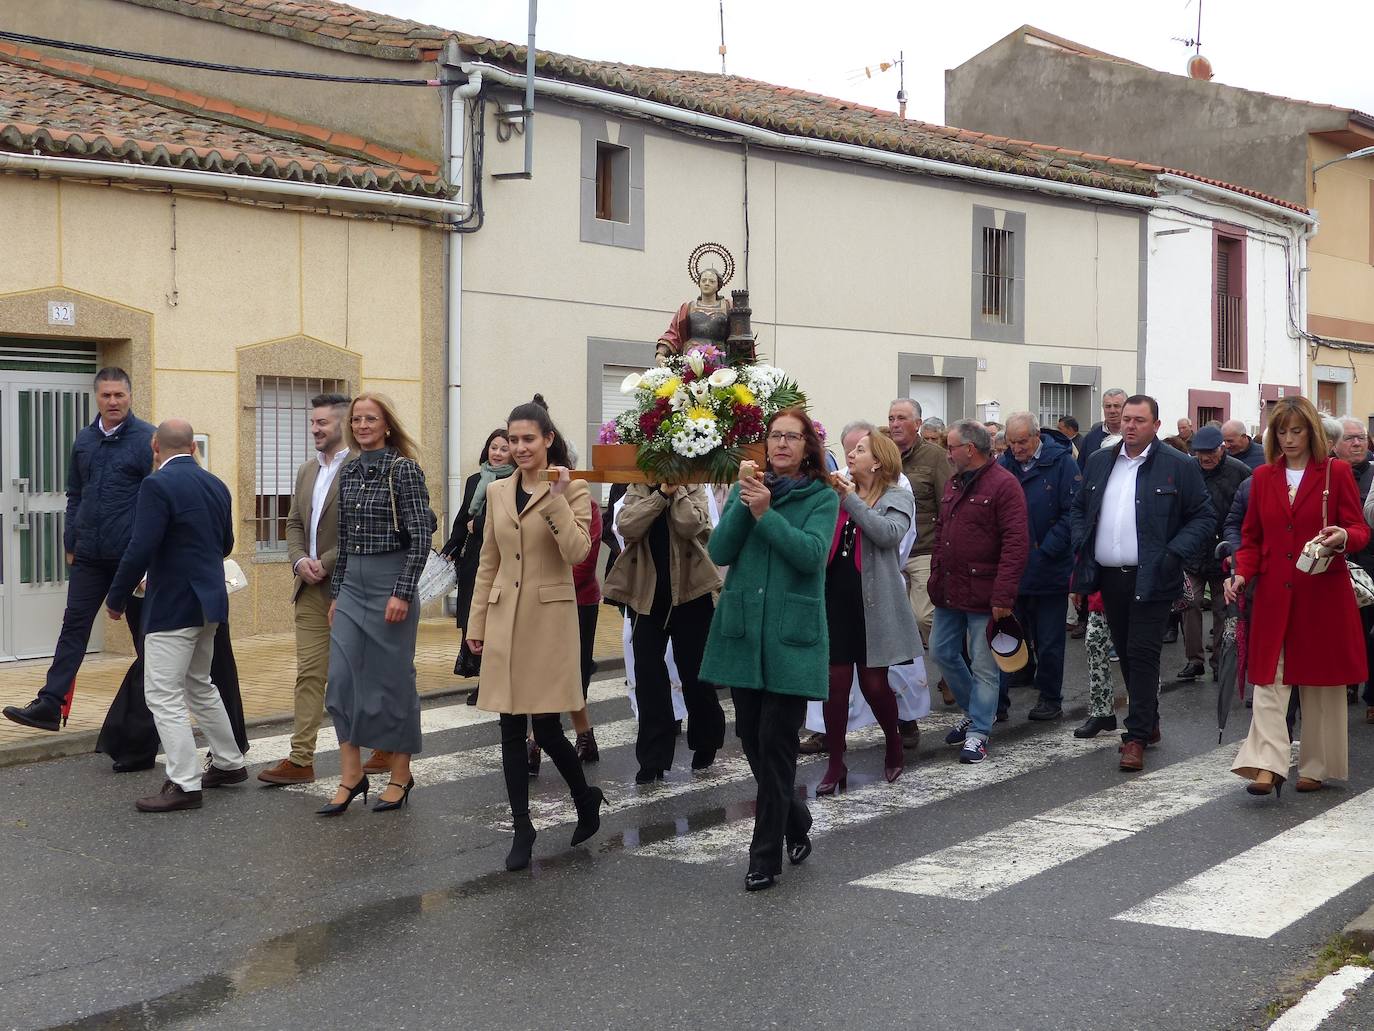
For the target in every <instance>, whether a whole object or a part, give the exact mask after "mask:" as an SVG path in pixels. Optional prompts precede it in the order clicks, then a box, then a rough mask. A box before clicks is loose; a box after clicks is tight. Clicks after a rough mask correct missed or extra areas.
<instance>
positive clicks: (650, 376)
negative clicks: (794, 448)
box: [597, 344, 806, 483]
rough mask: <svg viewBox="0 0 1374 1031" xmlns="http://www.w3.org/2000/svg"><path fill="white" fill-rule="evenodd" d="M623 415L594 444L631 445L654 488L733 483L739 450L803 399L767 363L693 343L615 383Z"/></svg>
mask: <svg viewBox="0 0 1374 1031" xmlns="http://www.w3.org/2000/svg"><path fill="white" fill-rule="evenodd" d="M620 390H621V393H623V394H628V395H630V396H631V398H632V400H633V402H634V404H633V407H631V408H630V410H629V411H627V412H624V413H623V414H621V415H620V416H618V417H617V418H615V419H612V420H610V421H608V422H606V423H604V424H603V425H602V427H601V432H600V433H599V434H598V436H597V441H598V443H601V444H633V445H635V446H636V447H637V448H638V457H637V462H638V465H639V468H640V469H641V470H643V471H644V473H645V474H647V475H648V476H650V477H652V478H653V480H654V481H655V482H659V483H681V482H685V481H686V480H687V479H688V478H689V477H691V476H693V475H694V474H697V475H699V474H702V473H705V474H706V475H707V476H708V477H710V478H711V479H713V480H717V481H720V482H728V481H729V480H731V479H733V478H734V476H735V474H736V472H737V471H738V469H739V463H740V461H741V460H742V459H743V457H744V448H745V446H746V445H749V444H758V443H761V442H762V441H763V431H764V427H765V425H766V424H767V422H768V418H769V416H771V415H772V414H773V413H774V412H777V411H781V410H782V409H784V408H794V407H805V406H806V395H805V394H803V393H802V391H801V388H800V387H798V386H797V384H796V382H795V381H793V380H792V379H790V378H789V377H788V376H787V374H786V373H785V372H783V371H782V370H781V369H779V368H776V367H774V366H772V365H763V364H749V363H744V364H739V365H731V364H730V363H729V360H728V359H727V358H726V355H725V352H724V351H722V350H721V349H720V348H718V347H716V346H714V345H712V344H699V345H697V346H695V347H692V348H690V349H689V350H688V351H687V352H686V353H684V354H681V355H673V356H670V357H669V358H667V359H666V360H665V364H663V365H661V366H659V367H657V368H653V369H649V370H647V371H646V372H644V373H631V374H630V375H629V376H626V377H625V381H624V382H623V383H622V384H621V385H620Z"/></svg>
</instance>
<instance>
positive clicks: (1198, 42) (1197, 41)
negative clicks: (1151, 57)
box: [1172, 0, 1202, 57]
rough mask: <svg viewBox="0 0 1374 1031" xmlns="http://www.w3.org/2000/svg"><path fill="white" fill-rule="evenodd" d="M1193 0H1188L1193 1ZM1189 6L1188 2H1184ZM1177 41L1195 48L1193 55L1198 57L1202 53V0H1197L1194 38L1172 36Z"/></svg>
mask: <svg viewBox="0 0 1374 1031" xmlns="http://www.w3.org/2000/svg"><path fill="white" fill-rule="evenodd" d="M1192 2H1193V0H1188V3H1192ZM1183 6H1184V7H1187V6H1188V4H1184V5H1183ZM1172 39H1173V41H1174V42H1175V43H1182V44H1183V45H1184V46H1185V47H1192V48H1193V55H1194V56H1195V57H1196V56H1197V55H1198V54H1201V53H1202V0H1197V31H1196V32H1194V33H1193V38H1192V39H1184V38H1183V37H1182V36H1174V37H1172Z"/></svg>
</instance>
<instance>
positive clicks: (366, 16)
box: [122, 0, 1303, 211]
mask: <svg viewBox="0 0 1374 1031" xmlns="http://www.w3.org/2000/svg"><path fill="white" fill-rule="evenodd" d="M122 2H124V3H128V4H134V5H137V6H140V7H151V8H155V9H157V10H162V11H170V12H174V13H177V14H182V15H187V16H190V17H197V18H204V19H208V20H212V21H218V22H221V23H225V24H229V25H235V26H237V27H240V28H246V29H251V30H254V31H258V32H268V33H271V34H273V35H278V36H284V37H287V38H291V39H295V40H299V41H300V42H304V43H309V44H312V45H315V46H322V47H328V48H332V49H340V50H347V51H351V52H354V53H364V54H368V55H371V56H375V57H383V58H390V59H394V60H406V61H422V60H430V59H433V58H434V57H435V55H436V54H437V52H438V51H440V50H441V49H442V48H443V46H444V45H445V44H446V43H447V42H448V41H449V40H456V41H457V42H458V44H459V46H460V47H461V48H462V49H463V50H464V51H465V52H466V53H468V54H470V55H473V56H475V57H478V58H481V59H483V60H486V61H490V62H493V63H497V64H501V65H504V66H506V67H510V68H512V69H515V70H521V71H523V68H524V63H525V48H524V47H523V46H518V45H516V44H514V43H507V42H503V41H501V40H495V39H488V38H486V37H482V36H473V35H469V34H466V33H462V32H456V31H453V30H449V29H444V28H441V27H439V26H436V25H427V24H425V23H423V22H416V21H408V20H406V19H402V18H396V17H394V16H391V15H384V14H377V13H374V12H372V11H367V10H363V9H361V8H357V7H352V6H349V5H347V4H342V3H336V2H333V0H236V2H233V3H226V2H224V0H122ZM1018 31H1020V32H1026V31H1029V32H1033V33H1035V34H1037V35H1039V36H1040V37H1041V38H1044V39H1048V40H1051V41H1052V42H1054V43H1055V44H1058V45H1061V46H1063V47H1064V48H1065V49H1069V50H1072V51H1073V52H1075V53H1082V54H1084V55H1085V56H1092V57H1101V58H1104V59H1114V58H1111V55H1107V54H1102V53H1100V52H1098V51H1092V50H1091V49H1090V48H1087V47H1082V46H1081V45H1079V44H1075V43H1073V42H1072V41H1070V40H1063V39H1061V38H1060V37H1054V36H1050V35H1049V34H1047V33H1043V32H1041V31H1040V30H1036V29H1034V28H1033V27H1032V26H1022V28H1021V29H1020V30H1018ZM1115 60H1119V59H1115ZM1127 63H1129V62H1127ZM536 66H537V67H538V68H539V71H540V74H541V75H544V76H548V77H552V78H557V79H562V80H564V81H568V82H577V83H581V84H584V85H588V86H592V87H595V88H598V89H606V90H610V91H612V92H616V93H623V94H627V95H630V96H635V97H640V98H643V99H645V100H651V101H655V102H657V103H661V104H666V105H669V106H672V107H678V108H682V109H684V110H689V111H699V112H702V113H705V114H711V115H716V116H718V117H721V118H725V119H729V120H731V121H736V122H742V123H744V124H747V125H754V126H758V127H760V128H765V129H772V130H775V131H780V132H786V133H792V134H798V135H805V136H810V137H814V138H818V139H825V140H833V141H837V142H841V143H853V144H858V145H861V146H868V147H875V148H879V149H882V150H887V151H892V152H895V153H901V154H910V155H913V156H917V157H922V158H928V159H931V160H935V161H943V162H949V163H952V164H958V165H967V166H971V167H975V168H985V169H994V170H998V171H1004V172H1010V173H1013V174H1017V175H1024V176H1029V177H1033V178H1042V179H1049V180H1054V181H1056V182H1067V183H1074V184H1078V185H1084V186H1093V187H1098V188H1102V189H1107V190H1117V191H1120V192H1124V193H1133V194H1144V195H1152V194H1153V193H1154V192H1155V187H1154V183H1153V180H1152V178H1151V177H1152V175H1154V174H1156V173H1158V172H1159V171H1162V169H1161V168H1159V166H1155V165H1147V164H1142V163H1140V162H1133V161H1126V160H1124V159H1121V158H1113V157H1110V156H1109V155H1105V154H1085V153H1082V152H1081V151H1071V150H1066V149H1064V148H1059V147H1049V146H1046V145H1044V144H1039V143H1035V142H1033V141H1029V140H1009V139H1007V138H1006V137H1004V136H990V135H987V134H985V133H978V132H972V131H969V130H965V129H960V128H956V127H953V126H943V125H933V124H930V123H926V122H919V121H914V120H910V119H903V118H899V117H898V116H897V114H896V113H894V112H891V111H885V110H882V109H880V108H876V107H871V106H869V105H866V104H855V103H852V102H849V101H843V100H839V99H837V98H834V97H827V96H822V95H820V94H815V93H809V92H807V91H805V90H799V89H795V88H793V87H788V86H778V85H774V84H772V83H766V82H759V81H757V80H754V79H745V78H742V77H740V76H734V75H720V74H716V73H713V72H697V71H682V70H674V69H667V68H647V67H641V66H638V65H628V64H620V63H616V62H608V61H591V60H586V59H583V58H579V57H573V56H570V55H566V54H558V53H554V52H552V51H540V52H539V53H538V54H537V56H536ZM270 124H271V123H270V122H269V126H270ZM297 132H298V133H301V134H303V135H306V136H310V137H313V138H316V139H320V140H325V139H327V140H328V142H329V144H330V145H331V146H345V147H347V148H348V149H354V150H365V148H366V147H367V144H366V141H362V140H360V139H358V138H357V137H349V136H347V135H345V134H337V133H336V134H332V135H330V134H328V133H326V132H325V131H323V130H312V128H311V127H308V126H301V127H297ZM418 162H419V159H417V158H413V157H410V156H405V155H403V156H402V159H401V160H400V161H399V162H392V163H393V164H399V165H400V167H402V168H412V167H413V166H415V165H416V164H417V163H418ZM1179 174H1184V175H1187V174H1188V173H1179ZM1192 178H1196V179H1199V180H1200V181H1206V182H1212V180H1203V179H1202V177H1200V176H1192ZM1216 185H1220V186H1224V187H1226V188H1227V189H1233V190H1236V192H1238V193H1244V194H1247V195H1249V196H1255V197H1260V198H1261V199H1264V200H1270V201H1274V202H1275V203H1279V204H1282V205H1283V206H1285V207H1290V208H1294V209H1295V210H1299V211H1301V210H1303V209H1302V208H1300V207H1298V206H1296V205H1292V204H1286V203H1285V202H1283V201H1277V200H1275V198H1272V197H1265V196H1263V195H1261V194H1258V193H1255V192H1254V191H1250V190H1245V189H1242V188H1239V187H1235V186H1232V185H1231V184H1227V183H1216Z"/></svg>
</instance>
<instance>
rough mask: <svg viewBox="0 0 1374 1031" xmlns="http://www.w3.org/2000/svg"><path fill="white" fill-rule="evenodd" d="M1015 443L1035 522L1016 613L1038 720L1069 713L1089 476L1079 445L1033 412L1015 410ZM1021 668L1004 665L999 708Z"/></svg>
mask: <svg viewBox="0 0 1374 1031" xmlns="http://www.w3.org/2000/svg"><path fill="white" fill-rule="evenodd" d="M1005 432H1006V434H1007V450H1006V452H1005V453H1004V454H1003V455H1002V457H1001V459H1000V460H999V461H1000V462H1001V464H1002V467H1003V468H1004V469H1006V470H1007V472H1009V473H1011V474H1012V475H1013V476H1015V477H1016V478H1017V480H1019V481H1020V483H1021V489H1022V491H1024V492H1025V495H1026V517H1027V520H1028V522H1029V524H1030V559H1029V561H1027V563H1026V571H1025V572H1024V573H1022V574H1021V584H1020V587H1019V588H1018V591H1017V597H1016V619H1017V621H1018V622H1019V623H1020V624H1021V629H1022V630H1023V631H1024V633H1025V635H1026V643H1027V644H1028V645H1029V647H1030V651H1031V655H1032V656H1033V668H1028V670H1026V671H1023V672H1027V673H1029V678H1030V679H1031V680H1032V681H1033V682H1034V684H1035V688H1036V690H1037V691H1038V692H1039V693H1040V699H1039V701H1038V702H1037V703H1036V705H1035V707H1034V708H1032V709H1031V711H1030V713H1029V714H1028V716H1029V718H1030V719H1032V720H1057V719H1059V718H1060V717H1061V716H1063V715H1064V708H1063V702H1064V636H1065V631H1066V629H1067V628H1066V626H1065V622H1064V617H1065V613H1066V612H1067V611H1068V600H1069V573H1071V572H1072V571H1073V546H1072V545H1073V525H1072V524H1073V499H1074V495H1075V494H1077V493H1078V485H1079V484H1080V483H1081V482H1082V480H1083V477H1082V475H1081V474H1080V473H1079V471H1078V463H1077V462H1076V461H1074V458H1073V452H1071V451H1070V450H1069V449H1068V448H1067V447H1065V446H1064V445H1063V444H1061V443H1060V442H1059V440H1058V439H1056V438H1057V437H1058V434H1057V433H1056V432H1054V431H1044V430H1041V428H1040V421H1039V420H1038V419H1037V418H1036V417H1035V415H1033V414H1032V413H1030V412H1013V413H1012V414H1011V415H1009V416H1007V425H1006V430H1005ZM1013 676H1014V674H1009V673H1003V674H1001V678H1002V685H1001V686H1002V696H1001V703H1000V704H999V706H998V708H999V710H1000V711H1006V709H1007V708H1008V703H1009V698H1008V688H1010V686H1011V684H1012V679H1013Z"/></svg>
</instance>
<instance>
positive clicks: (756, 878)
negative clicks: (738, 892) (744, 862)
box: [744, 870, 778, 891]
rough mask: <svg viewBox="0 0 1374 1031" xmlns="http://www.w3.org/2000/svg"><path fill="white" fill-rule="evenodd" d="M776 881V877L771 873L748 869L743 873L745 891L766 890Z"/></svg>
mask: <svg viewBox="0 0 1374 1031" xmlns="http://www.w3.org/2000/svg"><path fill="white" fill-rule="evenodd" d="M777 882H778V879H777V878H776V877H774V876H773V875H772V874H771V873H755V872H754V871H753V870H750V871H749V872H748V873H747V874H745V875H744V890H745V891H767V890H768V889H769V888H771V887H773V885H774V884H776V883H777Z"/></svg>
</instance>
